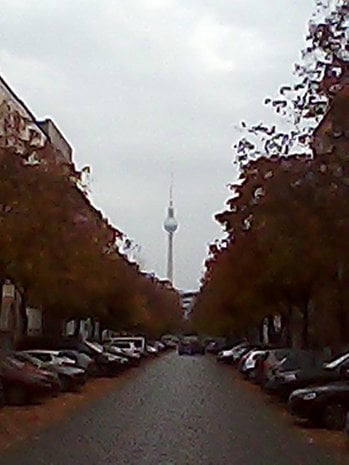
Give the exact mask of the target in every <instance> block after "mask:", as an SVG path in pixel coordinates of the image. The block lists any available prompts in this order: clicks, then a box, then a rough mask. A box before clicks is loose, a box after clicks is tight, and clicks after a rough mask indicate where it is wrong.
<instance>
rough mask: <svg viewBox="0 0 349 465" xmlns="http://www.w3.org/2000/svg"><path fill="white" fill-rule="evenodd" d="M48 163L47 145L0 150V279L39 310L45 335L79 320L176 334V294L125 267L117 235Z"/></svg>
mask: <svg viewBox="0 0 349 465" xmlns="http://www.w3.org/2000/svg"><path fill="white" fill-rule="evenodd" d="M33 153H35V162H34V163H33V162H30V160H32V158H33ZM56 160H57V157H56V154H55V151H54V148H53V147H52V146H50V144H49V143H47V144H46V145H45V146H44V147H43V148H40V149H38V150H36V151H35V152H34V150H33V148H31V147H28V148H27V149H26V150H25V151H24V152H23V153H21V154H18V153H17V150H16V146H15V145H14V146H12V147H6V146H5V147H2V148H1V150H0V199H1V201H0V204H1V205H0V224H1V234H0V278H1V281H4V279H6V278H10V279H11V280H12V281H13V282H14V283H15V284H16V286H17V287H18V288H19V289H20V290H21V291H22V294H23V297H24V300H25V303H26V304H27V305H31V306H35V307H38V308H41V309H42V310H43V315H44V321H45V322H46V326H45V327H46V329H48V328H49V329H50V331H52V330H54V329H55V330H57V331H59V330H60V329H61V324H62V323H63V322H65V321H68V320H71V319H79V318H98V319H99V321H100V322H101V323H102V326H103V327H106V328H109V329H116V330H124V331H125V330H137V331H139V332H142V333H146V334H152V335H154V336H155V335H160V334H161V333H162V332H164V331H169V330H174V329H176V327H177V326H178V325H179V322H180V319H181V313H180V303H179V298H178V295H177V292H176V291H175V290H174V289H173V288H172V287H171V286H165V285H164V284H163V283H161V282H160V281H159V280H157V279H155V278H153V279H150V278H148V276H146V275H145V274H143V273H141V271H140V270H139V268H138V266H137V265H136V264H134V263H130V262H129V261H128V259H127V256H126V255H125V254H122V253H121V252H120V250H119V246H118V243H119V242H120V240H122V238H123V237H124V235H123V234H122V233H121V232H120V231H118V230H117V229H116V228H114V227H113V226H112V225H111V224H109V222H108V221H107V220H106V219H105V218H104V217H103V216H102V214H101V213H100V212H99V211H98V210H97V209H95V208H94V207H93V206H92V204H91V203H90V201H89V199H88V196H87V194H86V192H84V191H83V190H82V189H81V187H80V186H79V173H78V172H77V171H76V169H75V167H74V165H73V164H72V163H65V164H64V163H56ZM52 322H53V324H52Z"/></svg>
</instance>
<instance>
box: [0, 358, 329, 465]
mask: <svg viewBox="0 0 349 465" xmlns="http://www.w3.org/2000/svg"><path fill="white" fill-rule="evenodd" d="M336 463H337V462H335V459H334V457H333V452H331V451H328V450H325V449H324V450H320V449H319V447H318V446H317V445H316V446H315V445H309V444H308V443H307V442H306V440H305V439H303V438H302V436H301V435H300V434H298V433H297V431H296V430H295V429H294V428H291V427H290V426H289V425H288V424H287V423H286V422H285V421H283V419H282V418H281V416H280V415H278V414H277V412H275V410H274V409H273V408H271V406H270V405H268V403H267V402H265V401H264V400H263V398H262V397H261V396H259V395H256V393H254V392H253V391H251V390H249V389H246V386H245V385H244V384H243V383H241V381H240V380H239V379H237V378H236V377H235V376H234V374H233V370H232V369H231V367H227V366H221V365H219V364H217V363H216V362H215V359H214V358H213V357H211V356H205V357H200V356H198V357H187V356H183V357H179V356H178V355H177V354H176V353H170V354H166V355H164V356H162V357H161V358H160V359H158V360H155V361H152V362H150V363H149V364H145V365H143V366H142V367H141V368H139V369H138V370H137V371H135V373H134V377H130V379H128V380H127V381H126V382H125V383H123V384H122V385H121V386H119V387H117V388H116V389H115V392H113V393H112V394H110V395H108V397H106V398H104V399H102V400H99V401H96V402H95V403H93V404H92V405H91V406H89V407H88V408H87V409H85V410H82V411H78V412H75V413H73V414H72V416H71V417H70V418H68V419H67V420H65V421H64V423H62V424H60V425H57V426H55V427H51V428H50V429H49V430H47V431H45V432H43V433H41V434H40V435H39V436H37V437H36V438H35V439H34V440H31V441H27V442H26V443H23V444H22V445H21V446H20V447H19V448H18V447H17V450H16V451H9V452H8V453H4V454H3V455H2V456H1V458H0V464H1V465H2V464H4V465H5V464H6V465H41V464H42V465H43V464H45V465H112V464H113V465H196V464H197V465H235V464H236V465H273V464H275V465H335V464H336Z"/></svg>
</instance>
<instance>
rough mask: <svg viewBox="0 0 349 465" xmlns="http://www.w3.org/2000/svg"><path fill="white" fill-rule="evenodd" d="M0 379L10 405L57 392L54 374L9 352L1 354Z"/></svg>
mask: <svg viewBox="0 0 349 465" xmlns="http://www.w3.org/2000/svg"><path fill="white" fill-rule="evenodd" d="M0 379H1V383H2V386H3V395H4V399H5V402H6V403H7V404H10V405H23V404H27V403H30V402H33V401H37V400H39V399H42V398H43V397H45V396H52V395H54V394H55V393H56V392H57V387H56V385H55V383H54V382H53V378H52V376H50V375H48V374H47V373H46V372H45V371H43V370H40V369H39V368H37V367H35V366H33V365H32V364H30V363H29V362H25V361H21V360H18V359H17V358H16V357H15V356H14V354H12V353H9V352H1V354H0Z"/></svg>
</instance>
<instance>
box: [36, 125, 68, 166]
mask: <svg viewBox="0 0 349 465" xmlns="http://www.w3.org/2000/svg"><path fill="white" fill-rule="evenodd" d="M38 125H39V126H40V127H41V129H42V130H43V131H44V132H45V134H46V135H47V137H48V139H49V141H50V143H51V145H52V146H53V148H54V149H55V150H56V151H57V152H58V156H61V157H62V161H63V162H66V163H71V162H72V153H73V150H72V148H71V146H70V145H69V143H68V141H67V140H66V139H65V138H64V136H63V134H62V133H61V132H60V130H59V129H58V127H57V126H56V125H55V123H54V122H53V121H52V120H51V119H50V118H47V119H45V120H44V121H39V122H38Z"/></svg>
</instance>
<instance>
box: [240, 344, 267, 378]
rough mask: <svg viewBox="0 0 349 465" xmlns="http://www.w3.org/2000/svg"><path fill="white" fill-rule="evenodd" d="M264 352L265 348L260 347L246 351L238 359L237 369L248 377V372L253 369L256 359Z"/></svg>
mask: <svg viewBox="0 0 349 465" xmlns="http://www.w3.org/2000/svg"><path fill="white" fill-rule="evenodd" d="M264 353H265V350H262V349H252V350H250V351H248V352H246V353H245V354H244V355H243V356H242V357H241V358H240V361H239V364H238V370H239V371H240V373H242V374H243V375H244V376H246V377H249V376H250V374H251V373H252V372H253V371H254V369H255V367H256V364H257V361H258V359H260V358H261V357H262V356H263V355H264Z"/></svg>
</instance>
